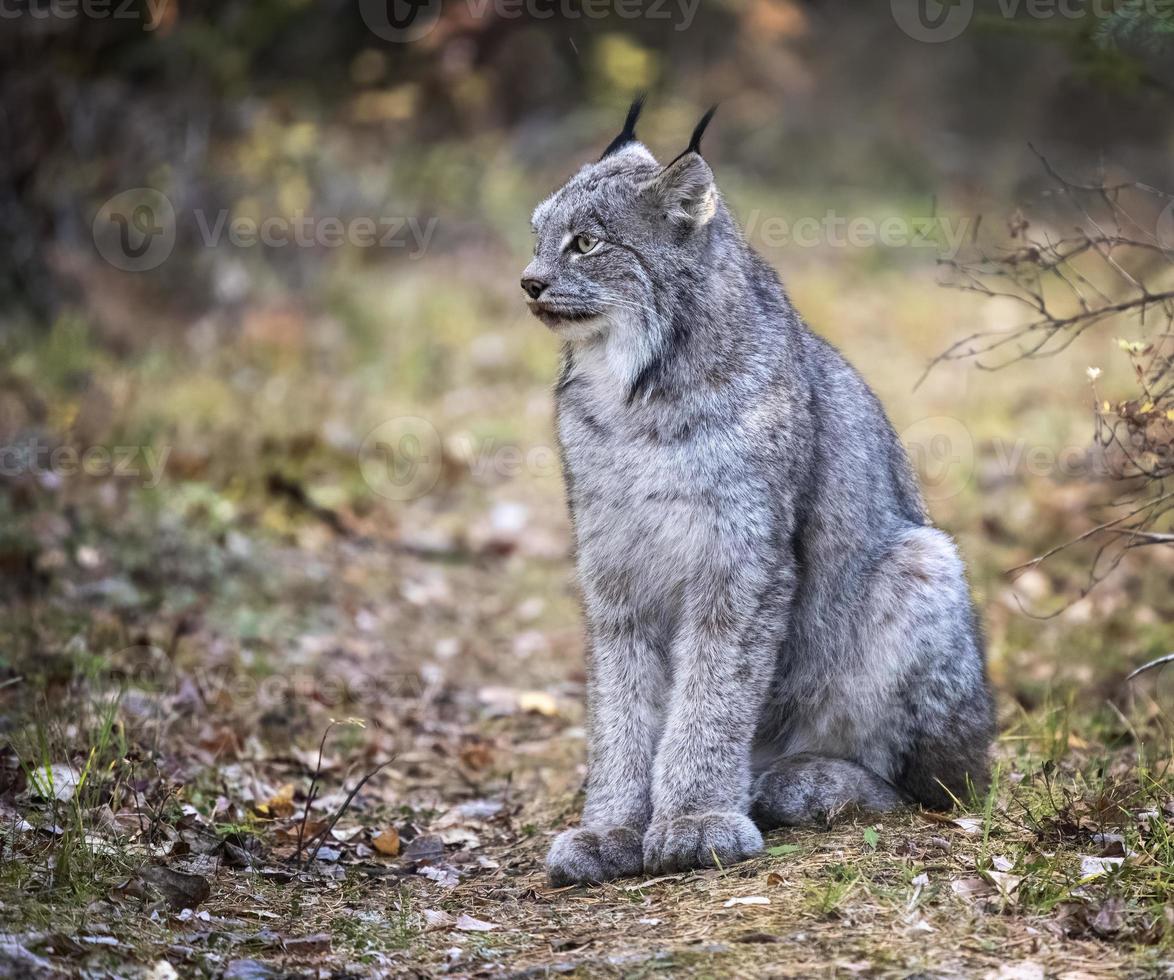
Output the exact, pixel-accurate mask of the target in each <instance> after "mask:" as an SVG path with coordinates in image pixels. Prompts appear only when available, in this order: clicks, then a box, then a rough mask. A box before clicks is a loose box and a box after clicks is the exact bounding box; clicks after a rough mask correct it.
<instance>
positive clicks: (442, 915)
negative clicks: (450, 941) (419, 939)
mask: <svg viewBox="0 0 1174 980" xmlns="http://www.w3.org/2000/svg"><path fill="white" fill-rule="evenodd" d="M456 921H457V920H456V919H454V918H453V917H452V916H451V915H449V914H448V913H447V912H445V911H443V910H442V909H425V910H424V929H425V931H428V930H432V929H448V928H450V927H452V926H454V925H456Z"/></svg>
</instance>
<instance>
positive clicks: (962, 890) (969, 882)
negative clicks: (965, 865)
mask: <svg viewBox="0 0 1174 980" xmlns="http://www.w3.org/2000/svg"><path fill="white" fill-rule="evenodd" d="M950 891H952V892H953V893H954V894H955V895H957V896H958V897H959V898H966V899H971V900H973V899H977V898H985V897H986V896H988V895H993V894H994V892H995V889H994V886H993V885H991V883H990V882H988V881H983V880H982V879H981V878H958V879H956V880H954V881H951V882H950Z"/></svg>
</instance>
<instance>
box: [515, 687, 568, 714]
mask: <svg viewBox="0 0 1174 980" xmlns="http://www.w3.org/2000/svg"><path fill="white" fill-rule="evenodd" d="M518 707H519V708H520V709H521V710H522V711H525V712H528V713H531V714H538V715H545V716H546V717H547V718H553V717H555V715H557V714H558V702H557V701H555V699H554V698H553V697H551V696H550V695H549V694H547V693H546V692H545V691H523V692H522V693H521V694H519V695H518Z"/></svg>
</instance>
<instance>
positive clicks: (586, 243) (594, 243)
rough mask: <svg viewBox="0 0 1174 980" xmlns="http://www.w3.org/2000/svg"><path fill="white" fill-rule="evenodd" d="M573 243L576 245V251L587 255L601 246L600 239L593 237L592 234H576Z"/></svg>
mask: <svg viewBox="0 0 1174 980" xmlns="http://www.w3.org/2000/svg"><path fill="white" fill-rule="evenodd" d="M572 244H573V245H574V246H575V251H576V252H578V253H579V254H580V255H587V254H588V253H589V252H594V251H595V249H596V248H598V247H599V239H598V238H592V237H591V236H590V235H576V236H575V240H574V241H573V242H572Z"/></svg>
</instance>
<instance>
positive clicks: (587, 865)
mask: <svg viewBox="0 0 1174 980" xmlns="http://www.w3.org/2000/svg"><path fill="white" fill-rule="evenodd" d="M643 869H644V853H643V847H642V844H641V841H640V833H639V832H638V831H635V830H632V829H631V828H630V827H595V828H591V827H576V828H575V829H574V830H564V831H563V832H562V833H561V834H559V835H558V836H557V837H556V838H555V839H554V843H553V844H552V845H551V847H550V853H549V854H548V855H547V856H546V874H547V877H548V878H549V879H550V883H551V884H552V885H553V886H554V887H555V888H561V887H562V886H563V885H584V884H589V883H598V882H601V881H610V880H611V879H612V878H622V877H624V876H626V875H638V874H640V872H641V871H642V870H643Z"/></svg>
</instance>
